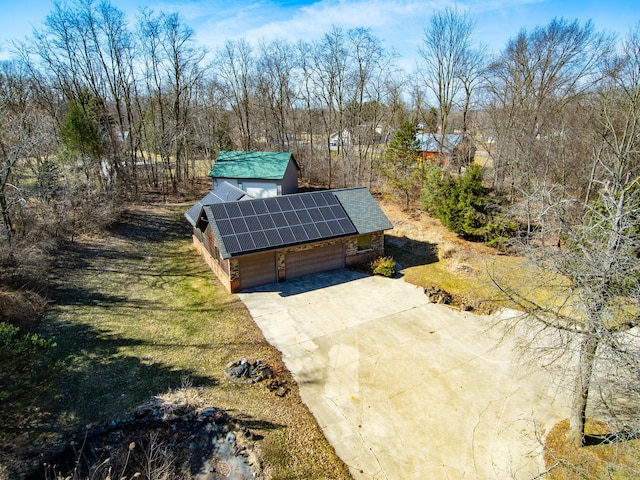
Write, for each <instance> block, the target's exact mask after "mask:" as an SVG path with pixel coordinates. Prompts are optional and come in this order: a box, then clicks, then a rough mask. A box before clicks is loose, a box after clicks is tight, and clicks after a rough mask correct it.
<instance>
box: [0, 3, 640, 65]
mask: <svg viewBox="0 0 640 480" xmlns="http://www.w3.org/2000/svg"><path fill="white" fill-rule="evenodd" d="M96 1H98V0H96ZM110 2H111V4H112V5H114V6H115V7H117V8H118V9H120V10H121V11H123V12H124V13H125V14H127V16H128V18H129V19H130V21H131V24H132V25H133V23H134V20H135V16H136V15H137V14H138V12H139V10H140V8H141V7H148V8H150V9H151V10H153V11H155V12H160V11H168V12H179V13H180V14H181V16H182V18H183V19H184V21H185V23H186V24H187V25H188V26H190V27H191V28H192V29H193V30H194V32H195V36H196V41H197V42H198V44H200V45H202V46H204V47H207V48H209V49H210V50H214V49H215V48H217V47H219V46H221V45H222V44H223V43H224V42H225V41H226V40H237V39H240V38H244V39H245V40H247V41H248V42H249V43H252V44H253V43H257V42H258V41H259V40H272V39H276V38H285V39H288V40H290V41H292V42H295V41H297V40H300V39H301V40H307V41H311V40H317V39H320V38H322V36H323V35H324V34H325V33H326V32H328V31H329V30H330V29H331V27H332V26H333V25H337V26H340V27H342V28H344V29H349V28H356V27H364V28H369V29H371V32H372V33H373V34H374V35H375V36H376V37H378V38H379V39H381V40H382V41H383V45H384V46H385V47H386V48H387V49H389V50H394V51H396V53H398V54H399V55H400V58H399V61H398V63H399V65H400V66H401V67H403V68H405V69H406V70H407V71H410V70H412V69H413V66H415V61H416V58H417V56H418V53H417V52H418V48H419V46H420V44H421V43H422V38H423V35H424V29H425V27H426V26H428V24H429V18H430V17H431V15H432V14H433V12H434V11H436V10H441V9H443V8H445V7H446V6H452V7H454V8H457V10H458V11H459V12H465V11H466V12H469V13H470V14H471V16H472V18H473V19H474V20H475V22H476V28H475V35H474V40H475V42H476V43H478V44H480V43H482V44H484V45H485V46H486V47H487V50H488V52H489V53H492V54H498V53H500V51H501V50H502V49H503V48H504V46H505V45H506V43H507V41H508V40H509V39H510V38H513V37H514V36H515V35H517V34H518V32H519V31H520V30H522V29H525V30H527V31H531V30H533V29H534V28H535V27H536V26H545V25H547V24H548V23H549V22H550V21H551V20H552V19H553V18H555V17H564V18H566V19H568V20H574V19H577V20H578V21H580V22H581V23H584V22H586V21H588V20H592V21H593V22H594V25H595V28H596V30H598V31H607V32H612V33H616V34H618V35H621V36H623V35H625V34H627V33H628V32H629V31H630V30H631V29H632V28H633V27H635V26H636V25H637V24H638V23H640V2H639V1H638V0H458V1H455V2H454V1H449V0H285V1H275V0H175V1H166V0H110ZM52 8H53V3H52V1H51V0H0V60H7V59H9V58H11V54H10V51H9V49H8V47H7V42H8V41H9V40H23V39H25V38H26V37H28V36H30V35H31V33H32V31H33V28H34V27H36V28H40V27H42V25H43V23H44V20H45V18H46V16H47V15H48V13H49V12H51V10H52Z"/></svg>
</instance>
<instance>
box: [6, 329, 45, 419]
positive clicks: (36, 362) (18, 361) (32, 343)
mask: <svg viewBox="0 0 640 480" xmlns="http://www.w3.org/2000/svg"><path fill="white" fill-rule="evenodd" d="M54 346H55V343H54V342H53V341H51V340H49V339H45V338H42V337H40V336H39V335H37V334H35V333H29V332H26V331H24V330H22V329H20V328H18V327H15V326H13V325H9V324H8V323H5V322H0V364H1V365H2V369H0V414H4V413H7V412H6V410H5V407H9V406H10V404H11V403H13V402H19V401H21V400H24V399H25V398H26V397H29V395H31V392H33V391H35V390H37V389H39V388H40V387H46V385H45V384H46V381H45V377H46V376H47V374H48V369H49V368H51V365H49V364H48V362H47V361H46V360H45V355H46V354H47V352H49V350H50V349H51V348H52V347H54ZM3 402H6V403H3Z"/></svg>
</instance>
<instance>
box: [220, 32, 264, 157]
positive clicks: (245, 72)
mask: <svg viewBox="0 0 640 480" xmlns="http://www.w3.org/2000/svg"><path fill="white" fill-rule="evenodd" d="M214 71H215V73H216V75H217V76H218V78H219V81H220V84H221V86H222V87H223V89H224V92H225V94H226V97H227V101H228V103H229V107H230V108H231V110H232V111H233V113H234V115H235V118H236V123H237V127H238V131H239V133H240V147H241V148H242V149H243V150H252V149H253V147H254V144H255V143H256V139H255V132H254V129H253V122H254V116H255V114H256V112H255V105H254V102H255V97H256V82H257V74H256V58H255V55H254V52H253V49H252V48H251V46H250V45H249V44H248V43H247V42H246V41H245V40H238V41H228V42H226V43H225V45H224V47H223V48H222V49H220V50H219V51H218V53H217V55H216V61H215V67H214Z"/></svg>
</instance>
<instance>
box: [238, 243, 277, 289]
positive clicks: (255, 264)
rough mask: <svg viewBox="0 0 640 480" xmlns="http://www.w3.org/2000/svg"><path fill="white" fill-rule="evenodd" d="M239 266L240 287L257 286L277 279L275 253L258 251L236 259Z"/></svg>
mask: <svg viewBox="0 0 640 480" xmlns="http://www.w3.org/2000/svg"><path fill="white" fill-rule="evenodd" d="M238 266H239V267H240V289H242V290H243V289H245V288H251V287H257V286H259V285H266V284H268V283H275V282H276V281H277V280H278V276H277V275H278V272H277V270H276V254H275V253H274V252H268V253H259V254H256V255H250V256H248V257H242V258H239V259H238Z"/></svg>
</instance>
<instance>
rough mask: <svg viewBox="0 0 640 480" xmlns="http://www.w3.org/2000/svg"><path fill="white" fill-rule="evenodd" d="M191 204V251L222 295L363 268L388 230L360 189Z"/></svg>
mask: <svg viewBox="0 0 640 480" xmlns="http://www.w3.org/2000/svg"><path fill="white" fill-rule="evenodd" d="M205 198H206V197H205ZM198 204H199V206H198ZM198 204H196V205H194V206H193V207H192V208H191V209H189V211H188V212H187V214H185V216H186V217H187V219H188V220H189V222H190V223H191V225H192V226H193V242H194V245H195V246H196V248H197V249H198V251H199V252H200V253H201V255H202V256H203V257H204V258H205V260H206V262H207V264H208V265H209V267H210V268H211V269H212V270H213V271H214V272H215V273H216V275H217V276H218V278H219V279H220V281H221V282H222V284H223V285H224V286H225V288H226V289H227V290H228V291H229V292H237V291H239V290H244V289H247V288H251V287H256V286H259V285H266V284H270V283H275V282H282V281H285V280H289V279H292V278H297V277H301V276H304V275H310V274H313V273H319V272H325V271H329V270H335V269H339V268H344V267H345V266H350V265H355V264H358V263H360V262H364V261H370V260H371V259H372V258H375V257H377V256H380V255H383V254H384V231H385V230H389V229H391V228H393V226H392V224H391V222H390V221H389V219H388V218H387V217H386V216H385V214H384V213H383V212H382V210H381V209H380V207H379V206H378V204H377V203H376V201H375V200H374V199H373V197H372V196H371V194H370V193H369V190H368V189H367V188H365V187H361V188H349V189H342V190H326V191H320V192H311V193H298V194H292V195H286V196H278V197H272V198H260V199H251V200H238V201H231V202H214V203H211V204H207V203H206V201H205V199H203V200H201V201H200V202H198ZM197 210H199V212H198V213H197V214H196V213H194V212H195V211H197Z"/></svg>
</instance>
